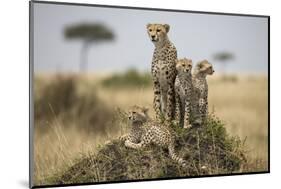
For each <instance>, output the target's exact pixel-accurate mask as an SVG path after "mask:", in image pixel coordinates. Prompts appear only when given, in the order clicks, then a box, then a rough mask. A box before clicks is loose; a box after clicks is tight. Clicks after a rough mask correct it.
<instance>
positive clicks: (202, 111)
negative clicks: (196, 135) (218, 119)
mask: <svg viewBox="0 0 281 189" xmlns="http://www.w3.org/2000/svg"><path fill="white" fill-rule="evenodd" d="M214 72H215V71H214V69H213V66H212V64H210V63H209V62H208V61H207V60H203V61H201V62H199V63H198V64H197V65H196V68H195V70H194V74H193V78H192V80H193V81H192V82H193V92H194V112H195V114H196V122H197V123H198V124H201V123H202V122H203V121H204V120H205V119H206V117H207V115H208V83H207V80H206V77H207V75H212V74H213V73H214Z"/></svg>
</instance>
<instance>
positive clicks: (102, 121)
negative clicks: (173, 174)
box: [34, 75, 268, 185]
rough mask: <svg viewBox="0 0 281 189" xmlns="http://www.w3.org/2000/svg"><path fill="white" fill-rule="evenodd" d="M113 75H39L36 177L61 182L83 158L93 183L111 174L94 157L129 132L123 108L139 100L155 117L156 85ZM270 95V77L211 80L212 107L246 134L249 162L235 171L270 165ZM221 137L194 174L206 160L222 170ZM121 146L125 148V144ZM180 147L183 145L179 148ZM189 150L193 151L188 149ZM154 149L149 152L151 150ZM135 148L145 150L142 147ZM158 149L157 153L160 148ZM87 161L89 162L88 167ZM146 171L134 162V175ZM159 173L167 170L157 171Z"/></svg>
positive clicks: (229, 126) (228, 125) (234, 130)
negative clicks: (114, 81)
mask: <svg viewBox="0 0 281 189" xmlns="http://www.w3.org/2000/svg"><path fill="white" fill-rule="evenodd" d="M122 77H123V76H122ZM108 78H111V76H108V77H106V78H104V77H103V78H99V77H98V76H95V77H91V76H87V77H86V76H80V75H60V76H36V77H35V88H34V90H35V92H34V93H35V128H34V129H35V132H34V153H35V154H34V165H35V166H34V167H35V172H34V181H35V183H36V184H38V185H40V184H48V183H52V182H55V180H54V178H58V177H60V176H61V173H66V172H67V171H69V170H70V168H71V167H73V166H74V167H75V165H76V164H79V162H83V163H84V164H86V165H91V166H94V167H95V169H93V173H92V172H91V173H89V174H86V175H84V177H83V175H80V176H81V179H83V178H85V179H86V177H87V176H89V175H92V174H94V175H95V176H93V177H92V178H95V179H94V180H92V181H93V182H96V181H101V180H105V179H107V178H105V177H104V175H102V174H99V173H101V172H99V169H100V168H98V166H96V165H95V163H98V161H96V159H93V157H94V154H97V153H98V152H99V151H100V150H101V149H102V146H103V144H104V142H105V141H108V140H110V139H112V138H116V137H117V136H120V135H122V134H124V133H126V132H127V127H128V125H127V124H126V118H125V115H124V114H122V111H120V110H119V109H118V107H120V108H121V109H122V110H126V109H127V108H128V107H129V106H131V105H133V104H139V105H143V106H147V107H149V108H150V110H151V111H150V115H151V117H153V116H154V115H153V111H152V110H153V108H152V100H153V93H152V86H151V85H150V84H149V85H142V84H141V85H138V87H132V86H128V85H124V86H120V87H114V86H111V85H104V83H103V81H105V80H106V79H108ZM121 83H122V82H121ZM120 85H121V84H120ZM267 95H268V94H267V78H266V77H261V76H259V77H242V76H237V79H236V80H235V82H232V81H224V80H222V79H220V78H216V77H212V78H211V77H210V79H209V102H210V105H209V108H210V112H213V111H214V112H215V114H216V116H218V117H219V118H220V119H221V120H223V123H222V124H223V125H224V126H223V127H224V128H225V132H226V133H228V134H229V135H233V136H239V138H241V140H242V141H240V143H237V145H238V144H240V145H242V144H244V146H245V149H246V151H247V153H246V155H245V156H246V157H245V159H247V162H246V163H241V164H240V166H239V170H235V171H238V172H239V171H240V172H246V171H247V172H251V171H264V170H267V169H268V167H267V158H268V157H267V121H268V117H267V108H268V104H267ZM212 132H215V133H216V132H217V131H212V130H210V131H209V134H210V136H214V135H212ZM193 134H194V136H193V137H194V138H195V139H196V140H195V141H197V142H196V145H194V146H193V148H194V149H195V148H196V146H197V149H199V147H200V148H201V146H202V141H204V140H205V139H204V137H203V136H201V134H200V132H198V133H197V132H194V133H193ZM230 138H231V137H230ZM197 139H198V140H197ZM236 139H237V140H236ZM236 139H235V140H234V141H239V140H238V138H236ZM179 141H180V140H179ZM215 141H217V139H216V138H215V137H211V138H210V141H209V143H210V144H211V146H210V149H212V151H209V152H210V154H212V158H210V159H209V160H201V157H202V156H203V157H205V156H204V150H199V151H198V153H194V154H193V155H195V154H196V157H200V158H197V160H198V161H196V162H194V163H193V164H192V166H193V168H194V170H195V172H196V173H195V172H194V174H199V173H200V171H199V170H196V169H195V167H197V169H198V167H203V166H204V165H205V162H206V161H210V162H212V163H211V165H212V166H211V171H209V172H208V171H207V170H201V171H203V172H202V173H204V174H206V173H208V174H213V173H216V172H219V171H221V170H222V169H221V167H220V163H219V162H218V161H219V160H220V158H219V157H220V156H219V155H217V154H218V153H217V150H218V149H220V146H219V144H218V143H216V142H215ZM244 141H245V143H244ZM234 144H235V142H234V143H233V145H234ZM198 146H199V147H198ZM234 146H235V145H234ZM238 146H239V145H238ZM117 147H121V148H122V146H120V145H119V146H118V145H117ZM109 149H111V148H109ZM202 149H204V148H202ZM233 149H241V148H238V147H237V148H233ZM178 150H180V149H179V148H178ZM186 151H187V152H188V148H186ZM201 151H202V152H201ZM130 152H131V151H130ZM150 152H151V151H149V150H148V151H147V153H150ZM160 152H161V153H163V154H166V153H165V151H164V152H163V150H160V149H159V153H160ZM181 152H182V151H180V153H181ZM199 152H200V153H199ZM234 152H235V153H236V154H239V153H238V152H239V150H238V151H235V150H234ZM128 153H129V152H128ZM133 153H135V154H141V152H139V151H136V152H133ZM155 154H156V155H157V153H156V152H155ZM163 154H162V155H163ZM191 154H192V153H191ZM214 154H216V155H214ZM181 155H185V154H181ZM140 157H141V156H140ZM163 157H166V156H165V155H164V156H161V157H160V160H159V159H154V160H157V161H160V162H162V160H163V161H165V162H166V160H167V163H168V165H170V164H169V162H170V163H171V161H170V159H166V160H165V158H164V159H163ZM191 157H192V156H191ZM85 158H86V159H87V158H88V160H89V161H88V160H87V161H81V160H83V159H85ZM143 158H144V160H143V161H147V160H146V157H143ZM161 158H162V159H161ZM186 158H188V156H186ZM199 160H200V161H199ZM132 161H134V162H136V159H132ZM168 161H169V162H168ZM93 162H94V163H93ZM83 163H81V164H83ZM150 163H151V162H150ZM86 165H85V167H87V166H86ZM173 165H174V164H173ZM208 167H210V165H208V166H206V169H207V168H208ZM170 168H171V167H170V166H169V168H168V167H166V168H165V169H164V170H166V171H168V170H169V169H170ZM176 169H178V167H176ZM141 170H142V169H140V170H136V169H134V168H133V167H131V168H130V170H129V172H131V173H133V172H134V175H135V176H134V177H132V178H140V177H136V174H138V175H142V174H144V172H141ZM152 170H153V168H152ZM158 170H162V169H158ZM172 170H174V169H172ZM88 171H89V170H88ZM204 171H205V172H204ZM228 171H229V170H228ZM78 172H79V171H78ZM161 172H162V174H163V175H164V176H165V175H166V176H167V174H166V173H165V171H164V173H165V174H164V173H163V170H162V171H161ZM79 173H80V172H79ZM87 173H88V172H87ZM181 173H183V172H181ZM155 174H156V173H155ZM177 174H178V173H177ZM157 175H158V176H159V175H161V174H160V173H157ZM130 178H131V177H130ZM88 179H89V178H88ZM72 181H73V180H72ZM69 182H70V181H69Z"/></svg>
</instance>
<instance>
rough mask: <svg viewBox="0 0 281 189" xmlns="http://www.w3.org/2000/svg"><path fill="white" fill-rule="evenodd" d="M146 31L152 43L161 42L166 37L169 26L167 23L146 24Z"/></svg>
mask: <svg viewBox="0 0 281 189" xmlns="http://www.w3.org/2000/svg"><path fill="white" fill-rule="evenodd" d="M146 28H147V33H148V36H149V38H150V40H151V41H152V42H153V43H158V42H162V41H164V40H165V39H166V38H167V33H168V32H169V29H170V26H169V25H168V24H147V25H146Z"/></svg>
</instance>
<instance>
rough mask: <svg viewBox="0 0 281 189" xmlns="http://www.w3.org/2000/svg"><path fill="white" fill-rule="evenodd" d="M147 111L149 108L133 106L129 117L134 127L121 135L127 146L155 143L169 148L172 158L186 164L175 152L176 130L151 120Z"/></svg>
mask: <svg viewBox="0 0 281 189" xmlns="http://www.w3.org/2000/svg"><path fill="white" fill-rule="evenodd" d="M147 111H148V109H146V108H143V107H139V106H133V107H132V109H131V110H130V111H129V114H128V118H129V121H130V123H131V126H132V128H131V131H130V133H129V134H128V135H125V136H123V137H121V140H123V141H125V146H127V147H129V148H134V149H140V148H143V147H145V146H147V145H149V144H152V143H153V144H156V145H158V146H161V147H165V148H168V151H169V155H170V156H171V158H172V159H173V160H174V161H176V162H178V163H179V164H180V165H182V166H185V165H186V162H185V161H184V160H183V159H182V158H180V157H179V156H178V155H177V154H176V153H175V146H174V145H175V134H174V132H173V131H172V130H171V128H169V127H167V126H164V125H161V124H159V123H158V122H155V121H152V120H150V119H149V117H148V114H147Z"/></svg>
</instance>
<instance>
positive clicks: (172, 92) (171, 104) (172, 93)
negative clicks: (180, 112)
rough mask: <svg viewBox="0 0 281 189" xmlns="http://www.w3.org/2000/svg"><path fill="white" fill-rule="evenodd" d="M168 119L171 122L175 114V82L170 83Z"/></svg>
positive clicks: (167, 108)
mask: <svg viewBox="0 0 281 189" xmlns="http://www.w3.org/2000/svg"><path fill="white" fill-rule="evenodd" d="M166 110H167V111H166V120H167V121H168V122H171V121H172V120H173V118H174V115H175V89H174V83H173V82H172V83H169V86H168V95H167V107H166Z"/></svg>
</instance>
